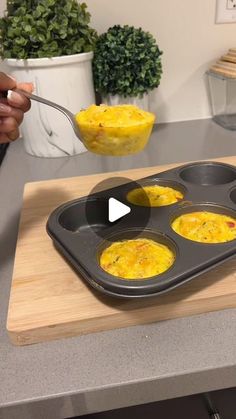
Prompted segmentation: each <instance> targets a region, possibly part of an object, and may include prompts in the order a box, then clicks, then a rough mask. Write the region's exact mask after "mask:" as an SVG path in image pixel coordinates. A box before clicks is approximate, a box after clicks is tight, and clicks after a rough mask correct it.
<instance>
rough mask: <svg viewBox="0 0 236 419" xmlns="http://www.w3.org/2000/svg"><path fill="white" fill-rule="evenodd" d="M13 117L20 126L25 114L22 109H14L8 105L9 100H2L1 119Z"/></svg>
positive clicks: (0, 107)
mask: <svg viewBox="0 0 236 419" xmlns="http://www.w3.org/2000/svg"><path fill="white" fill-rule="evenodd" d="M8 116H12V117H13V118H15V120H16V121H17V123H18V124H19V125H20V124H21V123H22V121H23V118H24V112H23V111H22V110H21V109H17V108H12V107H11V106H9V105H8V102H7V99H3V98H0V118H1V117H8Z"/></svg>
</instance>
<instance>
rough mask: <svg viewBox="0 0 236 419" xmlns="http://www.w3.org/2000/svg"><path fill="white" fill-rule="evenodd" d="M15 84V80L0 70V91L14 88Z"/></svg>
mask: <svg viewBox="0 0 236 419" xmlns="http://www.w3.org/2000/svg"><path fill="white" fill-rule="evenodd" d="M16 86H17V83H16V80H15V79H13V78H12V77H10V76H7V75H6V74H5V73H2V72H0V91H3V92H4V91H6V90H9V89H15V88H16Z"/></svg>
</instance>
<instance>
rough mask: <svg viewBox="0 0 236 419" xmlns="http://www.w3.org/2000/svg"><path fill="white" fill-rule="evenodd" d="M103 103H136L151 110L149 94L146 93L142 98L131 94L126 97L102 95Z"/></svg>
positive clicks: (146, 109)
mask: <svg viewBox="0 0 236 419" xmlns="http://www.w3.org/2000/svg"><path fill="white" fill-rule="evenodd" d="M102 103H104V104H105V105H112V106H113V105H122V104H131V105H136V106H138V107H139V108H141V109H143V110H144V111H149V94H148V93H146V94H145V95H143V97H142V98H140V97H135V96H129V97H124V96H120V95H107V96H104V97H102Z"/></svg>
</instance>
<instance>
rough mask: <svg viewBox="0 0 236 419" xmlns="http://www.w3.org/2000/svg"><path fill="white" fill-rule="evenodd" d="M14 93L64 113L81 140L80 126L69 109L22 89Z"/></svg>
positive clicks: (15, 90)
mask: <svg viewBox="0 0 236 419" xmlns="http://www.w3.org/2000/svg"><path fill="white" fill-rule="evenodd" d="M14 92H17V93H20V94H21V95H23V96H25V97H27V98H28V99H31V100H35V101H36V102H40V103H43V104H44V105H48V106H51V107H52V108H55V109H57V110H58V111H60V112H62V113H63V114H64V115H65V116H66V117H67V119H68V120H69V121H70V123H71V125H72V127H73V129H74V131H75V134H76V135H77V137H78V138H79V139H80V136H79V128H78V125H77V123H76V121H75V117H74V114H73V113H72V112H70V111H69V110H68V109H66V108H64V106H61V105H58V104H57V103H55V102H52V101H51V100H48V99H44V98H43V97H40V96H37V95H34V94H33V93H29V92H25V91H24V90H21V89H14Z"/></svg>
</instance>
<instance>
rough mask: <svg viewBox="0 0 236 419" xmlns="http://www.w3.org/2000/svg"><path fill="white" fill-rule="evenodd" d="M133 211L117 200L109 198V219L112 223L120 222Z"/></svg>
mask: <svg viewBox="0 0 236 419" xmlns="http://www.w3.org/2000/svg"><path fill="white" fill-rule="evenodd" d="M130 211H131V209H130V207H128V205H125V204H123V203H122V202H120V201H118V200H117V199H115V198H109V200H108V219H109V221H110V223H114V221H117V220H119V219H120V218H122V217H124V216H125V215H127V214H129V213H130Z"/></svg>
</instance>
